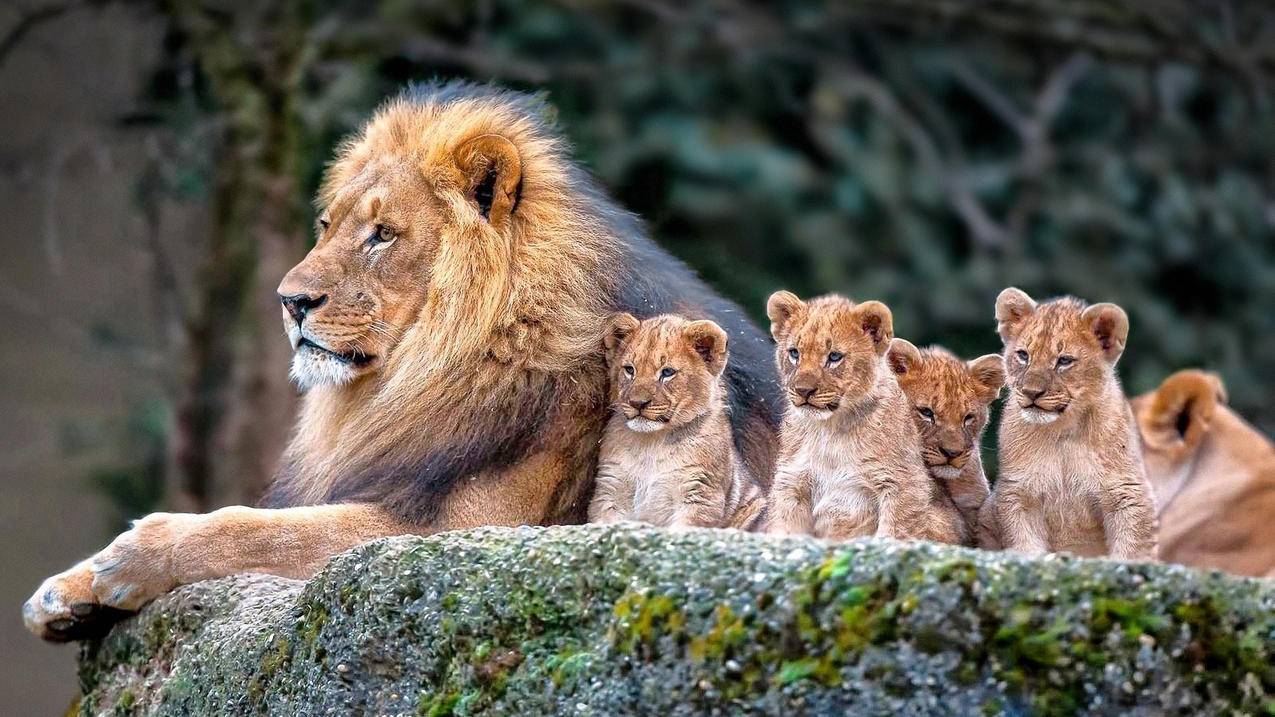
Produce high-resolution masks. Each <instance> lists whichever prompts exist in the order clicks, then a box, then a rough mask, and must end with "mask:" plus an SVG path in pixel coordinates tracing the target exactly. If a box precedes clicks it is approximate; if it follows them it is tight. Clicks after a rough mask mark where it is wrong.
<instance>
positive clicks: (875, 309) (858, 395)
mask: <svg viewBox="0 0 1275 717" xmlns="http://www.w3.org/2000/svg"><path fill="white" fill-rule="evenodd" d="M767 313H768V314H769V316H770V320H771V333H772V334H773V336H774V337H775V341H776V342H777V346H776V360H777V361H778V364H779V373H780V381H781V383H782V385H783V388H784V390H785V392H786V393H787V395H788V398H789V401H790V404H791V405H789V406H788V407H787V412H786V414H785V416H784V422H783V426H782V428H781V430H780V457H779V468H778V471H777V472H776V475H775V480H774V483H773V486H772V489H771V496H770V506H771V513H770V519H769V523H768V530H769V531H770V532H772V533H779V534H786V533H809V534H813V535H815V536H817V537H820V538H827V539H831V540H847V539H850V538H856V537H861V536H869V535H878V536H885V537H891V538H925V539H931V540H941V541H944V542H952V543H954V542H959V540H960V537H961V518H960V515H959V513H958V512H957V511H956V509H955V507H954V506H953V505H951V504H950V503H949V504H944V503H943V501H942V500H941V499H940V496H939V492H938V490H937V486H936V485H935V484H934V481H933V480H931V479H930V476H929V474H928V473H927V472H926V470H925V464H924V463H923V462H922V460H921V449H920V440H919V437H918V436H917V432H916V428H915V427H914V426H913V425H912V419H911V415H910V414H911V410H912V409H911V408H910V407H909V405H908V402H907V399H906V397H904V395H903V391H902V390H901V389H900V388H899V384H898V382H897V381H896V380H895V378H894V373H893V372H892V371H891V370H890V369H889V367H888V365H887V363H886V359H885V356H886V351H887V349H888V348H889V347H890V340H891V338H892V337H893V318H892V316H891V314H890V309H889V308H887V307H886V305H885V304H882V303H881V302H879V301H868V302H864V303H862V304H855V303H854V302H852V301H850V300H849V299H845V298H842V297H840V296H835V295H830V296H823V297H819V298H816V299H812V300H811V301H809V302H805V301H802V300H801V299H799V298H797V296H795V295H794V294H791V293H789V292H787V291H781V292H778V293H776V294H774V295H773V296H771V297H770V302H769V304H768V306H767Z"/></svg>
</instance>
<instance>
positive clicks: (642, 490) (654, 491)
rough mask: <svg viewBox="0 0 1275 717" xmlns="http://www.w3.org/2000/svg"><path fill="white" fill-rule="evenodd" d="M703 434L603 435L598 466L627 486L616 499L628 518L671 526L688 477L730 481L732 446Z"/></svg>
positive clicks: (707, 481) (714, 482) (704, 481)
mask: <svg viewBox="0 0 1275 717" xmlns="http://www.w3.org/2000/svg"><path fill="white" fill-rule="evenodd" d="M717 443H721V441H714V440H709V438H708V437H705V436H686V437H683V438H682V439H681V440H675V441H672V440H654V441H651V440H636V441H635V440H633V437H632V436H620V437H617V436H610V435H608V436H604V438H603V441H602V450H601V455H600V460H599V471H600V472H602V473H605V474H607V475H609V476H613V477H614V478H615V479H616V481H615V482H616V484H617V485H623V486H626V487H627V489H628V491H629V492H630V494H629V495H624V496H620V501H618V503H619V505H620V507H621V508H622V509H623V511H624V513H625V516H624V517H625V519H627V520H637V521H642V522H647V523H653V524H655V525H668V524H669V523H670V522H671V521H672V520H673V518H674V515H675V513H676V512H677V510H678V507H679V505H680V504H681V503H682V502H683V501H684V498H685V496H684V495H683V494H684V492H685V490H686V487H687V484H688V482H698V483H702V484H711V485H713V486H717V485H725V483H726V482H728V481H729V480H730V477H731V476H730V471H731V468H732V459H731V458H732V453H731V451H732V447H731V446H730V445H729V444H726V445H714V444H717Z"/></svg>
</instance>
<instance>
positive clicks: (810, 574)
mask: <svg viewBox="0 0 1275 717" xmlns="http://www.w3.org/2000/svg"><path fill="white" fill-rule="evenodd" d="M80 679H81V683H82V688H83V693H84V694H83V698H82V699H81V701H80V705H79V707H80V710H81V712H82V713H84V714H133V713H137V714H163V715H187V714H201V715H202V714H235V715H239V714H258V713H264V714H279V715H295V714H391V715H399V714H408V715H435V716H437V715H466V714H502V715H503V714H518V715H536V714H560V715H626V714H658V715H701V714H720V715H736V714H765V715H794V714H829V715H843V714H855V715H877V714H881V715H891V716H892V717H897V716H898V715H949V714H952V715H965V714H974V715H978V714H1009V715H1031V714H1042V715H1054V714H1059V715H1061V714H1101V715H1138V714H1144V715H1162V714H1191V715H1196V714H1249V715H1275V584H1273V583H1272V582H1269V581H1260V580H1248V579H1240V578H1234V577H1228V576H1223V575H1219V574H1207V573H1202V572H1198V571H1193V570H1189V569H1185V568H1181V567H1175V566H1166V565H1150V564H1123V563H1117V562H1108V561H1098V560H1077V559H1071V558H1060V557H1051V558H1046V559H1042V560H1029V559H1025V558H1021V557H1017V556H1013V555H1008V554H1001V553H988V552H979V551H974V550H967V549H961V548H952V547H946V546H937V545H930V544H913V543H898V542H894V541H888V540H865V541H858V542H854V543H849V544H845V545H828V544H824V543H820V542H818V541H814V540H809V539H796V538H793V539H776V538H771V537H767V536H758V535H748V534H741V533H737V532H734V531H707V530H703V531H701V530H696V531H689V532H683V533H671V532H665V531H659V530H654V529H649V528H640V527H633V526H620V527H597V526H576V527H559V528H518V529H498V528H485V529H479V530H473V531H467V532H460V533H450V534H445V535H439V536H435V537H430V538H414V537H401V538H391V539H386V540H380V541H377V542H374V543H370V544H368V545H365V546H362V547H360V548H357V549H355V550H352V551H350V552H348V553H345V554H343V555H341V556H338V557H337V558H335V559H334V560H333V561H332V563H331V564H330V565H329V566H328V567H327V568H326V569H325V570H324V571H322V572H321V573H320V574H319V575H318V576H316V577H315V578H314V579H313V580H311V581H309V582H307V583H302V582H298V581H292V580H284V579H280V578H272V577H264V576H259V575H242V576H237V577H233V578H227V579H224V580H215V581H209V582H206V583H200V584H198V585H192V586H189V587H185V588H182V589H180V590H178V591H176V592H174V593H172V594H170V595H167V596H165V597H163V598H161V599H160V600H158V601H156V602H155V603H154V604H152V605H150V606H149V607H147V608H146V609H145V610H143V611H142V613H141V614H140V615H138V616H137V617H135V618H132V619H130V620H128V621H126V622H124V623H122V624H121V625H119V626H118V627H116V628H115V630H114V631H112V632H111V634H110V635H108V636H107V637H106V638H105V639H104V640H102V641H101V642H98V643H93V644H88V645H85V646H84V648H83V654H82V656H81V662H80Z"/></svg>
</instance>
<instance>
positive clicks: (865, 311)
mask: <svg viewBox="0 0 1275 717" xmlns="http://www.w3.org/2000/svg"><path fill="white" fill-rule="evenodd" d="M854 314H855V316H857V317H858V319H859V328H861V329H863V333H865V334H867V335H868V338H870V339H872V346H873V348H875V349H876V351H877V356H884V355H885V352H886V351H889V350H890V340H891V339H893V338H894V314H891V313H890V307H888V306H886V305H885V304H883V303H881V302H880V301H865V302H863V303H862V304H859V305H858V306H856V307H854Z"/></svg>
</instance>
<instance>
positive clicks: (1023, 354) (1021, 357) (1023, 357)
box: [1014, 349, 1030, 363]
mask: <svg viewBox="0 0 1275 717" xmlns="http://www.w3.org/2000/svg"><path fill="white" fill-rule="evenodd" d="M1014 355H1015V356H1017V357H1018V360H1019V361H1021V362H1022V363H1027V359H1028V358H1030V357H1029V356H1028V355H1027V352H1026V351H1024V350H1022V349H1019V350H1017V351H1015V352H1014Z"/></svg>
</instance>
